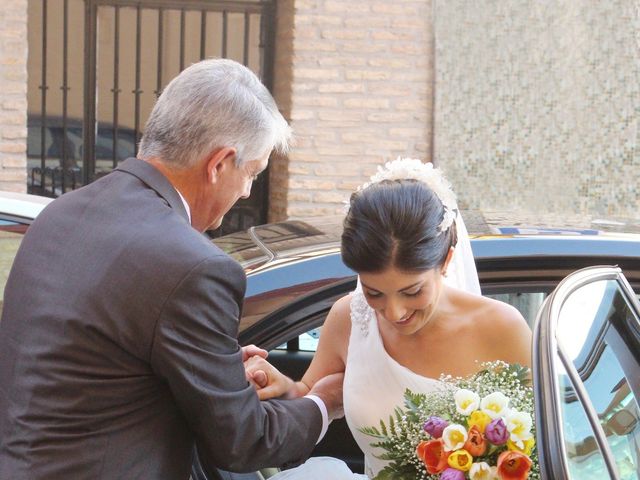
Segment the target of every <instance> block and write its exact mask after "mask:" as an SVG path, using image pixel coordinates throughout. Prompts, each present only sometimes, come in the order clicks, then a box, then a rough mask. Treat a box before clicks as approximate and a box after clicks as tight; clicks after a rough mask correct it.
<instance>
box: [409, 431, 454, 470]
mask: <svg viewBox="0 0 640 480" xmlns="http://www.w3.org/2000/svg"><path fill="white" fill-rule="evenodd" d="M416 454H417V455H418V458H420V460H422V461H423V462H424V464H425V466H426V467H427V472H429V474H430V475H435V474H436V473H440V472H442V471H443V470H444V469H445V468H447V466H448V464H447V458H448V457H449V453H448V452H445V450H444V443H443V441H442V439H441V438H438V439H436V440H429V441H423V442H420V443H419V444H418V447H417V448H416Z"/></svg>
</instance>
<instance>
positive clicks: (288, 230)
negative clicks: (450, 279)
mask: <svg viewBox="0 0 640 480" xmlns="http://www.w3.org/2000/svg"><path fill="white" fill-rule="evenodd" d="M462 215H463V218H464V220H465V225H466V226H467V229H468V231H469V236H470V238H471V240H472V248H473V251H474V256H475V258H476V260H478V259H485V258H492V257H501V258H504V257H506V256H514V257H517V256H524V255H526V256H533V255H547V256H548V255H557V256H577V255H588V256H598V255H602V256H607V255H609V254H615V256H623V257H626V256H628V257H638V256H640V220H634V219H622V218H605V217H584V216H583V217H581V216H577V215H574V216H566V217H562V216H558V215H556V216H550V215H547V216H542V215H533V214H531V215H523V214H517V215H516V214H513V213H512V214H509V213H504V212H499V211H486V212H485V211H483V212H480V211H473V210H470V211H463V212H462ZM342 219H343V217H341V216H326V217H316V218H309V219H302V220H288V221H285V222H279V223H271V224H266V225H259V226H255V227H251V228H250V229H248V230H246V231H242V232H237V233H234V234H230V235H226V236H223V237H220V238H218V239H216V240H215V242H216V244H218V245H219V246H220V247H221V248H222V249H223V250H225V251H226V252H227V253H229V254H230V255H231V256H233V257H234V258H236V259H237V260H238V261H239V262H240V263H241V264H242V265H243V266H244V268H245V270H246V271H247V273H248V274H251V273H252V272H254V271H258V270H260V269H264V268H266V267H267V266H271V265H275V264H279V263H282V262H284V261H287V260H292V259H293V260H296V261H297V260H299V259H301V258H304V257H308V256H316V255H319V254H322V253H328V252H331V251H339V248H340V235H341V232H342ZM514 240H515V241H514Z"/></svg>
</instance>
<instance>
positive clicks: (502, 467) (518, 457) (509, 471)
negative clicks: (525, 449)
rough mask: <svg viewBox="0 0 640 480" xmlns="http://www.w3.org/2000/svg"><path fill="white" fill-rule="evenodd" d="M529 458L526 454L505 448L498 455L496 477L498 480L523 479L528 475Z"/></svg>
mask: <svg viewBox="0 0 640 480" xmlns="http://www.w3.org/2000/svg"><path fill="white" fill-rule="evenodd" d="M529 470H531V459H530V458H529V457H527V456H526V455H524V454H522V453H520V452H517V451H511V450H507V451H504V452H502V453H501V454H500V456H499V457H498V477H500V480H524V479H525V478H527V477H528V476H529Z"/></svg>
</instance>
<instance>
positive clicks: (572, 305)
mask: <svg viewBox="0 0 640 480" xmlns="http://www.w3.org/2000/svg"><path fill="white" fill-rule="evenodd" d="M533 385H534V393H535V401H536V405H535V414H536V427H537V431H536V436H537V438H536V443H537V446H538V452H539V460H540V469H541V474H542V478H543V479H546V480H565V479H572V480H573V479H575V480H591V479H597V480H604V479H621V480H629V479H634V480H635V479H640V420H639V419H640V409H639V407H638V405H639V403H640V304H639V303H638V297H637V296H636V295H635V294H634V292H633V290H632V289H631V286H630V285H629V283H628V282H627V280H626V279H625V277H624V275H623V274H622V272H621V270H620V269H619V268H617V267H590V268H586V269H582V270H578V271H577V272H574V273H572V274H571V275H569V276H568V277H566V278H565V279H564V280H563V281H562V282H561V283H560V284H559V285H558V287H557V288H556V289H555V290H554V292H553V293H552V294H551V295H550V296H549V297H548V298H547V299H546V300H545V303H544V304H543V306H542V308H541V309H540V312H539V313H538V317H537V320H536V324H535V328H534V340H533Z"/></svg>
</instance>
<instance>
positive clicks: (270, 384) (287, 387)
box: [244, 355, 295, 400]
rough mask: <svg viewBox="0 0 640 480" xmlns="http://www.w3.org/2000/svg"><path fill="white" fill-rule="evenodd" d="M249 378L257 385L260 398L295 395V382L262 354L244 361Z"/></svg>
mask: <svg viewBox="0 0 640 480" xmlns="http://www.w3.org/2000/svg"><path fill="white" fill-rule="evenodd" d="M244 370H245V373H246V376H247V380H249V382H250V383H251V384H252V385H253V386H254V387H255V389H256V391H257V393H258V398H259V399H260V400H268V399H270V398H277V397H292V396H295V394H294V391H295V383H294V381H293V380H291V379H290V378H289V377H287V376H286V375H284V374H282V373H281V372H280V371H279V370H278V369H277V368H276V367H274V366H273V365H271V364H270V363H269V362H267V361H266V360H265V358H263V357H262V356H260V355H255V356H253V357H250V358H248V359H247V360H246V361H245V362H244Z"/></svg>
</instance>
